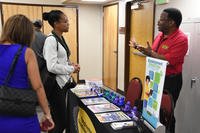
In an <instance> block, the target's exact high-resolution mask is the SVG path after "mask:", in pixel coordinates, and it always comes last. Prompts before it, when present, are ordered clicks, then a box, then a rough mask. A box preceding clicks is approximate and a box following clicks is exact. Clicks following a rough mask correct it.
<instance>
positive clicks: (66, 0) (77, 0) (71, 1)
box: [62, 0, 118, 4]
mask: <svg viewBox="0 0 200 133" xmlns="http://www.w3.org/2000/svg"><path fill="white" fill-rule="evenodd" d="M114 1H118V0H105V1H102V2H101V0H100V1H99V0H96V1H82V0H62V3H63V4H105V3H109V2H114Z"/></svg>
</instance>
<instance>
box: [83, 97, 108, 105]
mask: <svg viewBox="0 0 200 133" xmlns="http://www.w3.org/2000/svg"><path fill="white" fill-rule="evenodd" d="M81 101H82V102H83V104H85V105H93V104H104V103H109V101H108V100H106V99H105V98H104V97H94V98H84V99H81Z"/></svg>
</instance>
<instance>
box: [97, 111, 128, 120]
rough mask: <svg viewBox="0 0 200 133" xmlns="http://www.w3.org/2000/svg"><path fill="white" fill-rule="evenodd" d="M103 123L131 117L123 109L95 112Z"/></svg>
mask: <svg viewBox="0 0 200 133" xmlns="http://www.w3.org/2000/svg"><path fill="white" fill-rule="evenodd" d="M95 116H96V117H97V119H98V120H99V121H100V122H101V123H107V122H114V121H124V120H130V119H131V118H130V117H128V116H127V115H126V114H124V113H123V112H122V111H118V112H108V113H100V114H95Z"/></svg>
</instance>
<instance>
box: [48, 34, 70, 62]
mask: <svg viewBox="0 0 200 133" xmlns="http://www.w3.org/2000/svg"><path fill="white" fill-rule="evenodd" d="M51 33H52V34H53V36H54V37H55V38H56V40H57V41H58V42H59V43H60V44H61V45H62V46H63V47H64V49H65V51H66V53H67V57H68V59H69V56H70V55H71V52H70V50H69V47H68V46H67V43H66V42H65V39H64V38H63V36H62V38H60V37H59V36H58V35H57V34H56V33H55V32H54V31H52V32H51Z"/></svg>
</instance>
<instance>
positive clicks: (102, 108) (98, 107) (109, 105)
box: [87, 103, 120, 113]
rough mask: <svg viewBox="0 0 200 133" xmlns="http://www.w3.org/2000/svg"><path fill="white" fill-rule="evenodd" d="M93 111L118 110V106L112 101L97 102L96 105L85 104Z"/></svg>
mask: <svg viewBox="0 0 200 133" xmlns="http://www.w3.org/2000/svg"><path fill="white" fill-rule="evenodd" d="M87 107H88V108H89V109H90V110H91V111H92V112H93V113H102V112H109V111H117V110H120V108H119V107H117V106H116V105H114V104H113V103H106V104H97V105H89V106H87Z"/></svg>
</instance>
